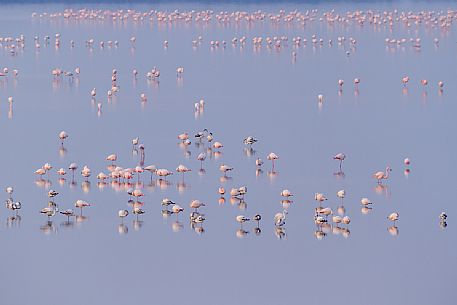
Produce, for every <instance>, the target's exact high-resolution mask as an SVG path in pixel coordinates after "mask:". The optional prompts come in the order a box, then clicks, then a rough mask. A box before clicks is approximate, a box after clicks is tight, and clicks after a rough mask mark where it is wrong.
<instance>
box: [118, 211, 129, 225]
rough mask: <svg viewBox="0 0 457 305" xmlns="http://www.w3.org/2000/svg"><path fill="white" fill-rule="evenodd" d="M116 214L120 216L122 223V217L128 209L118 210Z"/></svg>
mask: <svg viewBox="0 0 457 305" xmlns="http://www.w3.org/2000/svg"><path fill="white" fill-rule="evenodd" d="M117 215H118V216H119V217H120V218H121V221H122V223H124V218H125V217H127V216H128V215H129V211H127V210H119V211H118V212H117Z"/></svg>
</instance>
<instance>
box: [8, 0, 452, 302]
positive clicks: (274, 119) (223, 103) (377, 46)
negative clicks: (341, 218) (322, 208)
mask: <svg viewBox="0 0 457 305" xmlns="http://www.w3.org/2000/svg"><path fill="white" fill-rule="evenodd" d="M85 6H87V4H80V5H77V4H72V7H73V8H75V9H78V8H82V7H85ZM93 7H95V8H108V7H109V8H113V9H117V8H121V7H123V8H133V9H137V10H142V11H146V10H150V9H158V10H167V11H172V10H174V9H177V8H180V9H196V10H202V9H206V8H210V9H212V10H214V11H216V12H218V11H225V10H227V11H233V10H238V9H243V10H247V11H255V10H258V9H262V10H263V11H266V12H278V11H279V9H285V10H286V11H291V10H294V9H298V10H300V11H306V10H308V9H318V10H319V14H321V13H322V12H324V11H326V10H330V9H333V8H334V9H335V10H337V11H340V12H342V13H345V12H346V11H353V10H357V9H368V8H373V9H381V10H382V9H387V10H393V9H395V8H398V9H399V10H413V11H415V10H417V11H419V10H422V9H425V10H436V11H439V10H447V9H456V7H455V5H453V4H452V3H451V2H442V3H441V2H438V3H433V4H428V3H425V2H424V3H415V2H400V3H398V4H395V3H388V4H385V3H374V4H367V3H350V2H346V3H342V4H341V3H338V4H322V5H320V4H300V3H291V4H281V5H276V4H260V5H255V4H249V5H246V6H242V5H241V4H227V5H221V4H207V5H203V4H193V3H186V4H168V5H167V4H164V3H161V4H158V5H157V6H155V7H152V6H149V5H145V4H137V5H130V6H128V7H126V6H121V5H112V6H107V5H104V6H93ZM64 8H65V6H64V5H60V4H45V5H42V6H38V5H33V4H31V5H11V6H10V5H4V6H0V14H1V16H2V18H0V29H1V30H0V36H3V37H6V36H12V37H18V36H19V35H20V34H24V36H25V38H26V47H25V48H24V49H23V50H21V51H19V52H18V54H17V55H15V56H11V55H10V54H9V52H8V51H7V50H6V49H4V48H2V49H1V50H0V66H1V67H8V68H9V69H10V70H12V69H18V70H19V71H20V72H19V76H18V77H17V79H14V78H13V77H11V76H9V77H8V79H7V80H5V79H3V80H0V130H2V132H0V142H1V143H2V152H1V159H0V164H1V166H2V169H3V174H2V175H1V178H0V181H1V187H2V188H3V187H6V186H8V185H13V186H14V187H15V193H14V197H15V199H18V200H20V201H21V202H22V204H23V208H22V210H21V212H20V216H21V217H20V220H19V219H17V218H16V219H15V220H12V219H11V216H12V214H11V213H10V212H9V211H8V210H6V209H5V208H2V210H1V212H0V236H1V238H0V245H1V249H2V250H1V251H0V270H1V273H2V277H1V279H0V304H9V305H23V304H34V305H40V304H56V303H61V304H113V305H116V304H183V303H187V304H298V303H300V304H336V303H340V304H360V305H362V304H415V305H417V304H424V305H425V304H439V303H443V304H452V300H455V299H456V297H457V293H456V291H455V290H454V289H453V288H454V285H455V282H456V280H457V277H456V272H455V271H456V269H457V263H456V262H457V260H456V256H457V248H456V246H455V241H456V236H457V225H456V221H457V208H456V200H455V198H454V190H455V184H456V178H455V172H456V171H457V166H456V162H455V151H456V150H457V144H456V141H455V131H456V128H457V121H456V120H455V114H456V111H457V106H456V103H455V102H456V100H457V89H456V88H457V86H456V85H457V84H456V79H457V78H456V76H457V72H456V71H457V61H456V54H457V53H456V52H457V44H456V42H457V37H456V28H455V26H452V27H451V29H449V31H447V32H443V31H441V30H439V29H438V28H427V27H425V26H420V27H416V26H412V27H411V28H409V29H407V28H405V27H403V26H395V27H393V28H392V29H389V28H386V27H384V26H382V27H379V28H373V27H371V26H369V25H366V26H364V27H360V26H355V25H347V26H344V27H342V26H341V25H339V24H335V25H334V26H329V25H327V24H326V23H323V22H319V21H316V22H314V23H310V24H307V25H306V26H305V27H300V26H298V25H285V24H279V25H277V26H272V25H271V24H270V23H269V22H268V21H265V22H263V23H259V22H257V23H253V24H251V25H247V24H246V23H241V24H239V25H235V24H226V25H221V24H218V23H216V22H211V23H209V24H207V25H202V24H192V23H191V24H183V23H177V24H172V25H166V24H157V23H156V22H152V23H150V22H149V21H145V22H138V23H133V22H131V21H129V22H124V23H120V22H119V23H112V22H101V21H92V22H90V21H82V22H66V21H65V20H62V19H55V20H50V19H48V18H41V19H40V18H32V17H31V14H32V12H34V11H37V12H43V11H48V12H57V11H62V10H63V9H64ZM56 33H60V34H61V39H62V45H61V47H60V48H57V49H56V48H55V47H54V45H53V37H54V35H55V34H56ZM313 34H316V35H317V37H318V38H323V39H324V41H325V42H324V44H323V45H322V46H319V45H318V46H314V47H313V46H312V44H311V43H308V45H307V46H306V47H304V46H301V47H298V48H295V47H293V46H292V41H291V39H292V37H295V36H300V37H305V38H307V39H308V41H310V40H311V36H312V35H313ZM45 35H49V36H51V44H50V45H48V46H46V45H44V43H42V46H41V48H40V49H39V50H36V49H35V48H34V43H33V37H34V36H38V37H40V40H41V41H42V39H43V37H44V36H45ZM199 35H201V36H202V37H203V42H202V43H201V45H199V46H198V47H196V48H193V47H192V43H191V41H192V40H194V39H196V38H197V37H198V36H199ZM243 35H244V36H246V37H247V43H246V45H245V46H244V47H240V46H239V45H238V46H232V45H231V43H229V42H230V41H231V39H232V38H233V37H235V36H236V37H241V36H243ZM282 35H285V36H288V37H289V43H288V45H287V46H283V47H282V48H281V49H280V50H277V49H274V48H270V49H269V48H267V47H266V46H265V45H264V46H263V47H261V48H258V49H255V48H253V46H252V43H251V39H252V38H253V37H255V36H263V37H266V36H282ZM131 36H136V38H137V42H136V47H135V48H132V47H131V44H130V42H129V39H130V37H131ZM338 36H345V37H346V38H347V39H348V38H349V37H353V38H355V39H357V44H356V48H355V49H352V48H350V47H349V45H348V43H346V44H345V46H339V45H338V44H337V43H336V40H337V37H338ZM410 37H412V38H417V37H419V38H421V39H422V48H421V50H420V51H417V50H415V49H413V48H412V47H410V44H409V43H407V44H405V45H404V46H403V47H391V48H389V47H386V45H385V42H384V39H385V38H407V39H409V38H410ZM89 38H94V39H95V41H96V43H95V45H94V47H93V48H92V49H90V48H87V47H86V46H85V41H86V40H88V39H89ZM434 38H438V39H440V43H439V46H436V45H435V44H434V43H433V39H434ZM328 39H332V40H333V41H334V44H333V46H332V47H330V46H329V45H328V43H327V41H328ZM70 40H74V41H75V47H74V48H70V45H69V41H70ZM101 40H103V41H105V42H106V41H108V40H112V41H114V40H118V41H119V46H118V47H108V46H106V45H105V47H104V48H100V47H99V45H98V42H99V41H101ZM164 40H168V41H169V46H168V48H166V49H165V48H164V47H163V45H162V42H163V41H164ZM211 40H219V41H222V40H226V41H227V42H228V43H227V46H226V47H225V48H223V47H219V48H211V47H210V43H209V42H210V41H211ZM346 50H349V51H350V55H349V56H346V54H345V51H346ZM292 51H295V52H297V56H296V60H292ZM154 66H156V67H158V68H159V69H160V70H161V76H160V82H159V83H158V84H157V83H154V82H151V81H147V80H146V78H145V74H146V72H147V71H148V70H151V69H152V68H153V67H154ZM178 66H183V67H184V69H185V72H184V75H183V77H182V79H180V80H177V78H176V73H175V69H176V68H177V67H178ZM57 67H60V68H61V69H64V70H70V71H73V70H74V68H75V67H80V68H81V75H80V76H79V78H75V79H73V81H70V80H69V79H67V78H62V79H60V80H54V79H53V77H52V75H51V73H50V72H51V70H52V69H54V68H57ZM113 68H116V69H117V70H118V84H119V85H120V87H121V90H120V92H119V93H118V94H117V95H116V96H115V97H113V98H112V99H111V101H110V102H108V99H107V98H106V92H107V90H109V89H110V86H111V83H110V76H111V70H112V69H113ZM134 68H136V69H137V70H138V71H139V76H138V79H137V81H134V80H133V77H132V69H134ZM405 75H409V76H410V77H411V81H410V84H409V86H408V92H407V93H405V92H403V91H402V89H403V87H402V84H401V81H400V80H401V78H402V77H403V76H405ZM355 77H358V78H360V79H361V84H360V87H359V92H358V94H356V93H355V92H354V86H353V84H352V80H353V79H354V78H355ZM340 78H341V79H344V80H345V82H346V83H345V86H344V90H343V93H342V94H338V86H337V81H338V79H340ZM423 78H426V79H428V80H429V86H428V87H427V88H426V90H424V89H423V88H422V86H421V85H420V83H419V82H420V79H423ZM440 80H442V81H444V82H445V87H444V91H443V92H442V94H439V92H438V88H437V82H438V81H440ZM94 87H95V88H97V91H98V94H97V102H100V103H102V111H101V113H100V114H98V113H97V106H96V104H95V103H92V102H91V98H90V90H91V89H92V88H94ZM143 92H144V93H145V94H146V95H147V96H148V102H146V103H141V102H140V99H139V95H140V93H143ZM318 94H323V95H324V103H323V105H322V106H321V107H319V106H318V103H317V98H316V97H317V95H318ZM9 96H13V97H14V105H13V109H12V113H11V112H10V111H9V107H8V103H7V98H8V97H9ZM202 98H203V99H204V100H205V102H206V106H205V110H204V113H202V114H201V115H199V116H196V115H195V113H194V103H195V102H196V101H198V100H199V99H202ZM203 128H208V129H210V130H211V131H212V132H213V133H214V136H215V139H216V140H218V141H221V142H222V143H223V144H224V148H223V150H222V155H220V156H219V158H215V157H213V158H211V159H210V158H208V159H207V160H206V161H205V163H204V165H203V167H204V169H205V172H204V173H203V174H199V171H198V169H199V166H200V165H199V162H198V161H196V156H197V155H198V154H199V153H200V152H201V151H204V150H205V149H206V148H205V147H204V145H203V146H200V147H197V146H195V145H194V143H192V145H191V146H190V147H189V148H188V152H186V151H185V150H183V149H182V148H181V147H179V145H178V140H177V138H176V136H177V135H178V134H179V133H182V132H189V133H191V134H193V133H195V132H197V131H198V130H202V129H203ZM61 130H65V131H67V132H68V133H69V135H70V137H69V139H68V141H67V142H66V144H65V151H62V149H61V147H60V143H59V140H58V138H57V135H58V133H59V132H60V131H61ZM247 135H254V136H255V137H257V138H258V139H259V142H258V143H257V144H255V145H254V146H253V149H254V150H255V151H253V152H249V153H248V154H247V153H246V151H245V147H244V145H243V143H242V140H243V138H244V137H245V136H247ZM136 136H139V137H140V140H141V143H144V145H145V147H146V149H145V165H148V164H155V165H157V166H159V167H162V168H168V169H175V168H176V167H177V166H178V165H179V164H181V163H182V164H185V165H186V166H188V167H190V168H192V169H193V172H191V173H190V174H189V175H186V177H185V179H184V180H182V178H181V176H180V175H176V174H175V175H174V176H172V177H171V178H169V179H168V184H165V183H161V184H159V183H158V182H157V181H156V180H155V179H154V181H152V182H151V181H150V180H149V175H146V174H144V175H143V176H142V184H141V185H139V186H138V187H141V188H143V191H144V192H145V197H144V200H143V201H144V203H145V205H144V209H145V210H146V211H147V213H146V214H145V215H143V216H142V217H140V221H136V219H135V217H132V216H129V217H128V218H126V219H125V220H124V224H123V225H121V222H120V220H119V219H118V217H117V211H118V210H119V209H124V208H129V206H128V205H127V201H128V199H129V197H128V195H127V194H126V193H125V188H122V187H112V186H111V185H110V184H108V185H106V186H105V187H99V186H98V185H97V181H96V179H95V176H96V174H97V173H98V172H100V171H104V172H107V169H106V166H107V165H109V163H107V161H105V157H106V156H107V155H108V154H111V153H116V154H118V162H117V163H118V164H119V165H120V166H123V167H134V166H136V165H137V164H138V163H139V161H140V158H139V155H135V154H134V152H132V147H131V144H130V143H131V142H130V141H131V139H132V138H134V137H136ZM192 140H193V139H192ZM271 151H273V152H275V153H277V154H278V155H279V156H280V159H279V160H278V162H277V164H276V168H275V171H276V174H271V171H272V169H271V165H270V163H268V162H265V165H264V166H263V172H262V173H260V174H259V175H256V167H255V162H254V161H255V159H256V158H257V157H260V158H262V159H264V160H265V159H266V155H267V154H268V153H270V152H271ZM341 151H342V152H345V153H346V155H347V159H346V161H345V163H344V164H343V170H344V174H345V175H344V177H341V176H336V175H334V173H335V172H337V171H338V164H337V163H336V162H334V161H333V160H332V156H333V155H334V154H335V153H338V152H341ZM405 157H409V158H410V159H411V160H412V164H411V166H410V169H411V172H410V174H409V175H408V176H405V175H404V170H405V166H404V165H403V159H404V158H405ZM265 161H266V160H265ZM46 162H50V163H51V164H52V165H53V166H54V169H58V168H60V167H64V168H67V167H68V165H69V164H70V163H71V162H76V163H78V164H79V166H80V167H82V166H83V165H85V164H87V165H88V166H89V167H90V168H91V169H92V172H93V176H92V177H91V178H90V179H89V181H90V183H85V182H83V178H82V177H81V176H80V175H79V171H78V174H77V175H76V177H75V182H76V183H74V184H71V183H70V182H71V176H70V177H68V175H67V180H66V181H64V182H63V183H62V184H59V183H58V181H57V175H56V173H55V172H53V173H52V174H51V175H50V177H49V180H50V183H43V181H41V182H40V181H38V182H37V177H36V175H34V171H35V170H36V169H37V168H39V167H41V166H42V165H43V164H44V163H46ZM221 163H226V164H228V165H231V166H233V167H235V170H234V171H233V173H231V175H230V178H231V179H227V180H226V181H221V174H220V172H219V170H218V167H219V165H220V164H221ZM386 165H390V166H391V167H392V168H393V172H392V177H391V179H390V180H389V181H388V183H387V185H386V186H385V187H384V188H381V187H377V186H376V182H375V181H374V180H373V179H372V178H371V174H372V173H373V172H375V171H378V170H383V169H384V168H385V166H386ZM45 179H48V178H47V177H45ZM220 185H223V186H224V187H226V189H230V188H231V187H238V186H241V185H246V186H247V187H248V191H249V192H248V194H247V196H246V198H245V205H242V206H239V205H237V204H236V203H235V204H231V202H230V199H229V196H227V195H226V202H225V203H224V204H219V203H218V199H219V195H218V194H217V188H218V187H219V186H220ZM50 188H52V189H55V190H57V191H58V192H60V195H59V196H58V197H57V198H56V201H57V202H58V203H59V204H60V207H61V209H64V208H71V207H72V206H73V203H74V202H75V200H77V199H84V200H87V201H89V202H91V203H93V204H94V206H92V207H90V208H88V209H86V210H84V212H83V216H85V217H80V218H78V221H77V222H70V223H67V222H66V221H65V220H66V219H65V218H64V217H61V216H60V215H59V216H56V217H54V219H53V220H52V223H48V222H47V219H46V217H45V216H43V215H40V214H39V213H38V212H39V211H40V209H41V208H42V207H44V206H45V205H46V202H47V195H46V194H47V191H48V189H50ZM284 188H288V189H290V190H291V191H292V192H293V193H294V194H295V196H294V198H293V200H294V203H293V204H292V205H291V206H290V208H289V215H288V219H287V224H286V226H285V227H284V228H285V231H286V236H285V237H284V238H282V239H278V237H277V235H276V234H275V230H274V226H273V216H274V214H275V213H277V212H280V211H282V206H281V203H280V200H281V197H280V195H279V194H280V192H281V190H282V189H284ZM343 188H344V189H345V190H346V192H347V197H346V199H345V201H344V202H345V207H346V214H347V215H349V216H350V217H351V219H352V223H351V224H350V225H349V227H348V229H349V230H350V234H348V236H346V238H345V237H343V236H342V235H341V234H332V232H328V234H327V236H325V237H324V238H323V239H322V240H317V239H316V237H315V235H314V232H315V230H316V227H315V225H314V222H313V213H314V208H315V206H316V203H315V202H314V200H313V196H314V193H315V192H322V193H324V194H326V195H327V197H329V200H328V202H327V205H328V206H330V207H332V209H334V210H336V208H337V206H339V201H338V200H337V198H336V192H337V191H338V190H340V189H343ZM164 197H169V198H171V199H173V200H174V201H177V202H178V203H179V204H181V205H182V206H183V207H185V208H186V211H185V212H184V213H183V215H180V216H179V218H176V216H174V215H171V216H170V217H168V218H164V217H162V214H161V206H160V202H161V200H162V198H164ZM361 197H368V198H370V199H371V200H372V201H374V202H375V205H374V206H373V210H371V212H370V213H368V214H367V215H365V214H362V212H361V206H360V203H359V202H360V198H361ZM5 199H6V193H5ZM192 199H200V200H201V201H203V202H205V203H207V206H206V207H205V208H204V210H203V211H202V212H204V213H205V214H206V221H205V223H204V225H203V228H204V232H203V233H202V234H197V233H196V231H195V230H194V229H192V228H191V227H190V225H189V223H188V213H189V209H188V204H189V202H190V201H191V200H192ZM243 209H244V210H243ZM393 211H398V212H399V213H400V221H399V222H398V223H397V227H398V231H399V234H398V236H392V235H391V234H389V232H388V227H389V226H391V224H390V223H388V221H387V220H386V216H387V215H388V214H389V213H391V212H393ZM442 211H446V212H447V213H448V215H449V220H448V224H449V225H448V227H447V228H446V229H442V228H440V226H439V218H438V215H439V213H440V212H442ZM256 213H260V214H262V216H263V220H262V222H261V223H260V228H261V234H260V235H258V236H257V235H256V234H254V232H253V231H252V230H253V229H254V227H255V225H254V223H248V224H246V225H245V226H244V227H243V228H244V229H245V230H247V231H249V233H248V234H247V235H246V236H245V237H244V238H237V230H238V229H239V225H238V224H237V223H236V222H235V216H236V215H239V214H244V215H247V216H251V217H252V216H253V215H254V214H256ZM175 231H177V232H175ZM453 243H454V244H453Z"/></svg>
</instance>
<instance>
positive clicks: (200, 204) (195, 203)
mask: <svg viewBox="0 0 457 305" xmlns="http://www.w3.org/2000/svg"><path fill="white" fill-rule="evenodd" d="M189 206H190V207H191V208H192V209H194V210H195V211H197V210H198V209H199V208H200V207H204V206H205V204H204V203H203V202H201V201H200V200H196V199H195V200H192V201H191V203H190V205H189Z"/></svg>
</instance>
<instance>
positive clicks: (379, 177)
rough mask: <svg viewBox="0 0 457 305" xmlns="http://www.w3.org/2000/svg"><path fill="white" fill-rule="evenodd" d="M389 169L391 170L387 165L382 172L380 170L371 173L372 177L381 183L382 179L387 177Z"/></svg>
mask: <svg viewBox="0 0 457 305" xmlns="http://www.w3.org/2000/svg"><path fill="white" fill-rule="evenodd" d="M391 171H392V169H391V168H390V167H389V166H387V167H386V171H385V172H382V171H379V172H376V173H374V174H373V178H375V179H376V180H378V184H381V183H382V180H387V179H389V174H390V172H391Z"/></svg>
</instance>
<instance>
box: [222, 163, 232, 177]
mask: <svg viewBox="0 0 457 305" xmlns="http://www.w3.org/2000/svg"><path fill="white" fill-rule="evenodd" d="M219 170H220V171H221V172H223V173H224V176H225V175H227V172H228V171H231V170H233V167H230V166H228V165H225V164H221V166H219Z"/></svg>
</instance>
